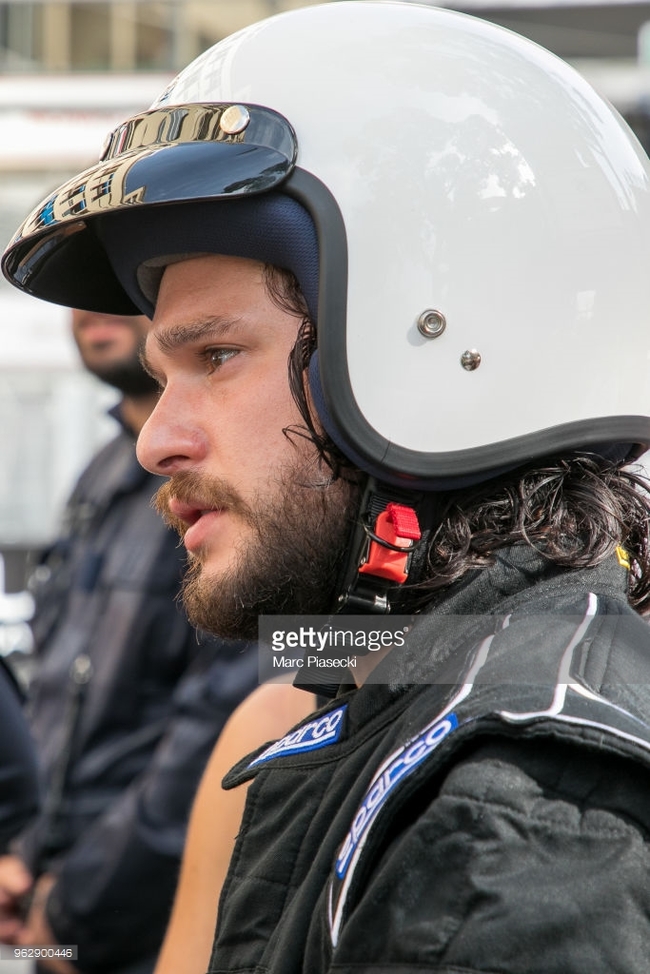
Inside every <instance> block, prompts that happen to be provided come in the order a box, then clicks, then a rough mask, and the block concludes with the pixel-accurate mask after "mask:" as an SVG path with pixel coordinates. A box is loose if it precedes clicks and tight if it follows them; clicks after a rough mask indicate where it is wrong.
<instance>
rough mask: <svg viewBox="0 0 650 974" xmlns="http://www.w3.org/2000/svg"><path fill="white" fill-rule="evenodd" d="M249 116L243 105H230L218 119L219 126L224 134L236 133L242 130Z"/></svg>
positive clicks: (249, 118)
mask: <svg viewBox="0 0 650 974" xmlns="http://www.w3.org/2000/svg"><path fill="white" fill-rule="evenodd" d="M250 120H251V117H250V114H249V112H248V109H247V108H244V106H243V105H230V106H229V107H228V108H226V110H225V112H224V113H223V115H222V116H221V118H220V120H219V128H220V129H221V131H222V132H225V133H226V135H238V134H239V133H240V132H243V131H244V129H245V128H246V127H247V125H248V123H249V122H250Z"/></svg>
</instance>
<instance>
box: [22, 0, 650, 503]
mask: <svg viewBox="0 0 650 974" xmlns="http://www.w3.org/2000/svg"><path fill="white" fill-rule="evenodd" d="M206 251H207V252H217V253H219V252H223V253H231V254H235V255H240V256H244V257H253V258H256V259H260V260H265V261H269V262H272V263H277V264H279V265H280V266H285V267H288V268H289V269H291V270H293V271H294V273H296V275H297V276H298V279H299V281H300V283H301V284H302V286H303V290H304V292H305V295H306V298H307V302H308V305H309V307H310V309H311V311H312V314H313V316H314V317H315V318H316V321H317V332H318V350H317V353H316V355H315V357H314V360H313V361H312V365H311V369H310V378H311V382H312V389H313V392H314V397H315V400H316V402H317V409H318V412H319V415H320V417H321V420H322V421H323V423H324V425H325V426H326V428H327V430H328V432H329V433H330V434H331V435H332V437H333V438H334V439H335V441H336V442H337V443H338V444H339V446H340V447H341V448H342V449H343V452H344V453H346V454H347V456H348V457H350V458H351V459H353V461H354V462H355V463H356V464H357V465H358V466H360V467H361V468H362V469H364V470H367V471H369V472H370V473H373V474H375V475H376V476H378V477H379V478H380V479H382V480H384V481H386V482H388V483H392V484H395V485H401V486H406V487H409V486H412V487H415V488H424V489H427V488H435V487H439V486H444V485H454V484H459V483H462V482H463V480H464V479H467V478H469V479H472V478H479V479H480V477H481V476H485V475H486V474H487V473H488V472H490V471H497V470H500V469H507V468H509V467H514V466H517V465H518V464H520V463H524V462H527V461H528V460H529V459H530V458H532V457H536V456H542V455H548V454H553V453H561V452H562V453H564V452H570V451H571V450H573V449H576V448H585V447H586V448H589V447H590V446H591V447H595V446H596V445H598V447H600V446H601V445H603V444H612V443H629V444H644V443H648V442H650V270H649V268H650V163H649V162H648V159H647V157H646V155H645V153H644V152H643V150H642V149H641V147H640V146H639V144H638V143H637V141H636V139H635V138H634V136H633V135H632V133H631V132H630V130H629V129H628V127H627V126H626V124H625V123H624V122H623V121H622V120H621V118H620V117H619V115H618V114H617V113H616V111H614V110H613V109H612V108H611V107H610V106H609V105H608V104H607V103H605V102H604V101H603V100H602V99H601V98H600V97H599V96H598V95H597V94H596V93H595V92H594V91H593V90H592V88H591V87H590V86H589V85H588V84H587V83H586V82H585V81H584V80H583V79H582V77H581V76H580V75H578V74H577V73H576V72H575V71H574V70H572V69H571V68H570V67H568V66H567V65H566V64H565V63H563V62H562V61H560V60H559V59H557V58H556V57H554V56H553V55H551V54H549V53H548V52H547V51H545V50H543V49H542V48H540V47H538V46H536V45H535V44H533V43H531V42H529V41H527V40H524V39H523V38H521V37H518V36H517V35H515V34H513V33H511V32H509V31H506V30H503V29H500V28H498V27H495V26H493V25H490V24H487V23H485V22H483V21H481V20H478V19H476V18H473V17H468V16H465V15H463V14H458V13H453V12H450V11H447V10H442V9H436V8H433V7H427V6H421V5H418V4H410V3H392V2H366V0H357V2H336V3H329V4H324V5H321V6H313V7H307V8H304V9H300V10H296V11H293V12H291V13H286V14H280V15H278V16H275V17H271V18H270V19H268V20H265V21H262V22H261V23H258V24H255V25H254V26H252V27H249V28H247V29H245V30H242V31H240V32H239V33H237V34H235V35H234V36H232V37H230V38H228V39H226V40H224V41H222V42H221V43H219V44H217V45H216V46H215V47H213V48H211V49H210V50H209V51H207V52H206V53H205V54H203V55H202V56H201V57H199V58H198V59H197V60H196V61H195V62H193V63H192V64H191V65H190V66H189V67H188V68H187V69H186V70H184V71H183V72H182V73H181V74H180V75H179V76H178V77H177V79H176V80H175V81H174V82H173V83H172V84H171V85H170V86H169V87H168V89H167V90H166V91H165V92H164V94H163V95H162V96H161V98H160V99H159V100H158V101H157V102H156V103H155V104H154V106H153V108H152V109H151V110H150V111H149V112H146V113H144V114H142V115H140V116H138V117H136V118H133V119H131V120H129V121H127V122H125V123H124V124H123V125H122V126H120V127H119V128H118V129H117V130H116V131H115V132H113V133H112V135H111V136H110V137H109V139H108V140H107V144H106V147H105V150H104V153H103V155H102V160H101V162H100V163H99V164H98V165H96V166H94V167H93V168H91V169H89V170H87V171H86V172H85V173H83V174H81V175H80V176H78V177H77V178H75V179H73V180H71V181H69V182H68V183H66V184H65V185H64V186H63V187H61V188H60V189H59V190H58V191H57V192H56V193H54V194H53V195H52V196H51V197H49V198H48V199H47V200H46V201H45V202H44V203H43V204H42V205H41V206H39V207H38V208H37V209H36V210H35V211H34V212H33V213H32V214H31V216H30V217H29V218H28V219H27V220H26V222H25V223H24V225H23V226H22V227H21V229H20V230H19V231H18V233H17V234H16V236H15V237H14V239H13V240H12V242H11V243H10V245H9V247H8V249H7V251H6V253H5V256H4V260H3V268H4V272H5V275H6V276H7V277H8V278H9V280H11V281H12V282H13V283H14V284H16V285H17V286H18V287H20V288H22V289H23V290H25V291H28V292H30V293H32V294H35V295H37V296H39V297H41V298H45V299H48V300H51V301H55V302H58V303H62V304H66V305H71V306H77V307H90V308H95V309H100V310H102V311H106V312H119V313H124V312H129V311H130V312H133V313H135V312H137V311H140V310H145V311H148V312H149V313H151V309H152V304H153V303H155V270H156V267H157V266H158V265H161V264H162V265H164V263H165V262H166V261H167V260H168V259H172V258H173V257H175V256H178V255H181V254H182V255H185V254H188V253H198V252H201V253H205V252H206ZM152 271H153V272H154V273H153V277H152V273H151V272H152ZM152 280H153V281H154V283H153V284H152Z"/></svg>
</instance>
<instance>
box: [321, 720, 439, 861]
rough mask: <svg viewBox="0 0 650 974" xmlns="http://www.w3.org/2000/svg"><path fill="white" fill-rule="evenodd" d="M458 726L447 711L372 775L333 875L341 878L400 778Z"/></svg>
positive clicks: (408, 772)
mask: <svg viewBox="0 0 650 974" xmlns="http://www.w3.org/2000/svg"><path fill="white" fill-rule="evenodd" d="M456 727H458V719H457V717H456V715H455V714H448V715H447V716H446V717H445V718H444V719H443V720H440V721H438V723H436V724H434V725H433V727H429V728H427V730H425V731H423V732H422V734H420V736H419V737H416V738H415V740H413V741H411V743H410V744H407V746H406V747H405V748H404V749H403V751H401V752H400V753H399V754H398V755H397V756H396V757H394V758H393V759H392V760H391V761H390V763H389V764H388V766H387V767H386V768H384V769H383V770H382V771H381V772H380V774H379V775H377V777H376V778H375V780H374V781H373V783H372V785H371V786H370V788H369V789H368V791H367V792H366V795H365V797H364V799H363V801H362V802H361V805H360V807H359V811H358V812H357V814H356V815H355V816H354V821H353V822H352V826H351V828H350V831H349V832H348V834H347V836H346V838H345V841H344V843H343V845H342V847H341V851H340V852H339V855H338V858H337V860H336V875H337V876H338V877H339V879H343V877H344V876H345V872H346V870H347V868H348V865H349V863H350V860H351V859H352V857H353V855H354V853H355V851H356V849H357V847H358V846H359V843H360V842H361V841H362V839H363V837H364V835H365V834H366V832H367V831H368V829H369V828H370V826H371V825H372V823H373V821H374V819H375V817H376V815H377V813H378V812H379V809H380V808H381V807H382V805H383V804H384V802H385V801H386V799H387V798H388V796H389V795H390V793H391V792H392V791H393V789H394V788H395V787H396V786H397V785H398V784H399V782H400V781H401V780H402V779H403V778H405V777H406V776H407V775H409V774H411V772H412V771H414V770H415V768H417V766H418V765H419V764H421V763H422V761H424V760H425V758H426V757H428V755H429V754H431V752H432V751H434V750H435V749H436V747H437V746H438V744H440V742H441V741H442V740H443V739H444V738H445V737H446V736H447V734H450V733H451V731H453V730H454V729H455V728H456Z"/></svg>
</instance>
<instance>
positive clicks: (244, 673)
mask: <svg viewBox="0 0 650 974" xmlns="http://www.w3.org/2000/svg"><path fill="white" fill-rule="evenodd" d="M148 328H149V321H148V320H147V319H146V318H145V317H144V316H137V317H131V316H111V315H102V314H96V313H93V312H88V311H79V310H75V311H73V312H72V331H73V335H74V338H75V341H76V344H77V347H78V349H79V353H80V356H81V358H82V361H83V363H84V365H85V367H86V368H87V369H88V371H90V372H92V373H93V374H94V375H96V376H97V377H98V378H100V379H101V380H102V381H104V382H106V383H108V384H109V385H111V386H113V387H114V388H116V389H119V390H120V392H121V393H122V398H121V400H120V402H119V404H118V406H117V407H115V408H114V409H113V410H112V414H113V415H114V417H115V418H116V419H117V421H118V422H119V423H120V427H121V429H120V432H119V433H118V434H117V436H116V437H115V438H114V439H113V440H112V441H111V442H110V443H109V444H108V445H107V446H105V447H104V448H103V449H102V450H101V451H100V452H99V453H98V455H97V456H96V457H95V458H94V459H93V460H92V461H91V462H90V464H89V466H88V467H87V469H86V470H85V471H84V472H83V474H82V475H81V477H80V479H79V481H78V483H77V485H76V487H75V489H74V491H73V493H72V496H71V498H70V500H69V502H68V504H67V507H66V511H65V518H64V529H63V532H62V534H61V536H60V538H59V539H58V540H57V542H56V543H55V544H54V545H53V546H52V548H51V549H50V550H49V551H47V552H46V554H45V556H44V557H43V559H42V561H41V563H40V565H39V566H38V567H37V568H36V570H35V571H34V574H33V577H32V585H33V590H34V594H35V596H36V614H35V618H34V621H33V630H34V638H35V645H36V674H35V678H34V680H33V683H32V685H31V688H30V722H31V728H32V732H33V736H34V738H35V741H36V744H37V748H38V752H39V758H40V764H41V770H42V781H43V792H44V802H43V810H42V814H40V816H39V817H38V818H37V819H36V820H35V821H34V822H33V824H32V825H30V827H29V828H28V829H26V830H25V831H24V832H23V833H22V835H21V836H20V837H19V839H18V840H17V841H16V842H15V843H14V846H13V854H11V855H6V856H4V857H2V858H0V887H1V888H2V891H3V902H2V914H1V918H0V936H2V938H3V939H4V940H5V941H6V942H10V943H19V944H23V945H30V944H34V943H36V944H48V943H51V944H55V945H56V944H57V942H58V943H59V944H61V943H65V944H76V945H77V946H78V948H79V951H80V952H81V953H80V961H79V963H78V969H80V970H82V971H96V970H110V971H112V972H118V971H124V972H126V971H129V972H131V971H137V972H141V971H142V972H145V971H150V970H151V969H152V967H153V963H154V960H155V956H156V953H157V950H158V948H159V945H160V942H161V940H162V935H163V933H164V929H165V925H166V922H167V918H168V914H169V909H170V906H171V900H172V895H173V891H174V888H175V883H176V876H177V871H178V865H179V861H180V856H181V852H182V848H183V842H184V834H185V828H186V822H187V818H188V813H189V808H190V805H191V802H192V799H193V796H194V792H195V790H196V786H197V784H198V781H199V779H200V776H201V774H202V771H203V768H204V766H205V763H206V761H207V759H208V757H209V755H210V753H211V750H212V746H213V744H214V742H215V740H216V739H217V737H218V735H219V733H220V731H221V729H222V727H223V725H224V724H225V722H226V720H227V718H228V717H229V715H230V713H231V711H232V710H233V709H234V708H235V707H236V706H237V704H238V703H239V702H240V701H241V700H242V699H243V698H244V697H245V696H246V695H247V694H248V692H249V691H250V690H251V689H252V688H253V687H254V686H255V685H256V683H257V666H256V659H255V657H254V656H253V655H252V654H250V653H246V652H245V651H244V650H245V648H246V647H245V646H243V645H242V644H241V643H227V642H224V641H216V640H214V639H212V638H209V637H205V636H203V635H201V634H198V633H197V632H196V630H195V629H194V628H193V627H192V626H191V625H190V624H189V623H188V621H187V618H186V616H185V614H184V613H183V611H182V608H181V607H180V606H179V605H178V604H177V600H176V597H177V593H178V589H179V585H180V578H181V573H182V570H183V564H184V557H183V553H182V551H181V550H179V548H178V545H177V542H176V539H175V535H174V534H173V532H171V531H169V530H168V529H166V528H165V527H164V525H162V522H161V521H160V519H159V518H158V517H157V515H156V514H155V512H154V511H153V510H152V507H151V499H152V496H153V494H154V493H155V491H156V489H157V487H159V486H160V483H161V481H160V478H158V477H156V476H152V475H151V474H148V473H147V472H146V471H144V470H143V469H142V467H141V466H140V465H139V464H138V462H137V459H136V456H135V438H136V436H137V434H138V433H139V431H140V429H141V428H142V425H143V424H144V422H145V420H146V419H147V417H148V416H149V414H150V413H151V410H152V409H153V407H154V405H155V403H156V399H157V394H156V386H155V383H154V382H153V380H152V379H151V378H150V376H148V375H147V373H146V372H145V371H144V370H143V368H142V366H141V364H140V361H139V354H140V351H141V349H142V346H143V343H144V339H145V336H146V334H147V331H148ZM57 963H58V964H59V965H60V966H61V969H62V970H66V969H69V967H68V966H67V965H66V963H65V962H64V963H61V961H60V960H59V961H58V962H55V967H56V966H57ZM71 963H72V966H73V967H75V966H77V965H76V964H75V962H71Z"/></svg>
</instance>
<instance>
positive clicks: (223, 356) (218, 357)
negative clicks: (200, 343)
mask: <svg viewBox="0 0 650 974" xmlns="http://www.w3.org/2000/svg"><path fill="white" fill-rule="evenodd" d="M235 355H239V349H238V348H206V350H205V351H204V352H202V354H201V357H202V358H203V359H204V360H205V361H206V362H207V364H208V367H209V370H210V372H216V370H217V369H220V368H221V366H222V365H225V364H226V362H227V361H228V360H229V359H231V358H234V357H235Z"/></svg>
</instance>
